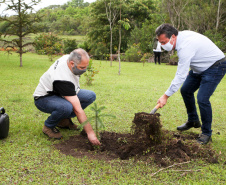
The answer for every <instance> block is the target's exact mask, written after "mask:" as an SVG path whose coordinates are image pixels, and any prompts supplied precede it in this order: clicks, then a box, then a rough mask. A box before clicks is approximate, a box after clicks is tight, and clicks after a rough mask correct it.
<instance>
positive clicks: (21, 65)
mask: <svg viewBox="0 0 226 185" xmlns="http://www.w3.org/2000/svg"><path fill="white" fill-rule="evenodd" d="M22 52H23V51H22ZM22 52H20V67H23V63H22Z"/></svg>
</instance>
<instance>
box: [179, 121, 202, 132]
mask: <svg viewBox="0 0 226 185" xmlns="http://www.w3.org/2000/svg"><path fill="white" fill-rule="evenodd" d="M192 127H194V128H199V127H201V123H200V121H187V122H186V123H184V124H183V125H181V126H179V127H177V130H180V131H185V130H189V129H190V128H192Z"/></svg>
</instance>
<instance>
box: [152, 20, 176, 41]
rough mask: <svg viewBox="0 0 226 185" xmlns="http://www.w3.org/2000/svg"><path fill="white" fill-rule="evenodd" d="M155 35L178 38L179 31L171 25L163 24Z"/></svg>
mask: <svg viewBox="0 0 226 185" xmlns="http://www.w3.org/2000/svg"><path fill="white" fill-rule="evenodd" d="M155 34H156V35H157V36H158V37H159V36H160V35H162V34H165V35H166V37H167V38H170V37H171V36H172V35H175V36H177V35H178V30H177V29H176V28H174V27H173V26H172V25H171V24H167V23H165V24H162V25H160V26H159V27H158V28H157V29H156V30H155Z"/></svg>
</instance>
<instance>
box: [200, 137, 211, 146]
mask: <svg viewBox="0 0 226 185" xmlns="http://www.w3.org/2000/svg"><path fill="white" fill-rule="evenodd" d="M209 141H212V138H211V136H207V135H204V134H200V136H199V138H198V139H197V142H198V143H199V144H201V145H205V144H207V143H208V142H209Z"/></svg>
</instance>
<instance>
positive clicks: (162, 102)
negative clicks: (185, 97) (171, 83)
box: [157, 94, 169, 108]
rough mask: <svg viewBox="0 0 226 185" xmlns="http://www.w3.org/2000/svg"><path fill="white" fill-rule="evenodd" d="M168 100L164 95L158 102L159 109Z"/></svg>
mask: <svg viewBox="0 0 226 185" xmlns="http://www.w3.org/2000/svg"><path fill="white" fill-rule="evenodd" d="M168 98H169V96H167V95H166V94H164V95H162V96H161V97H160V98H159V99H158V102H157V103H159V104H160V108H162V107H163V106H164V105H165V104H166V103H167V99H168Z"/></svg>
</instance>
